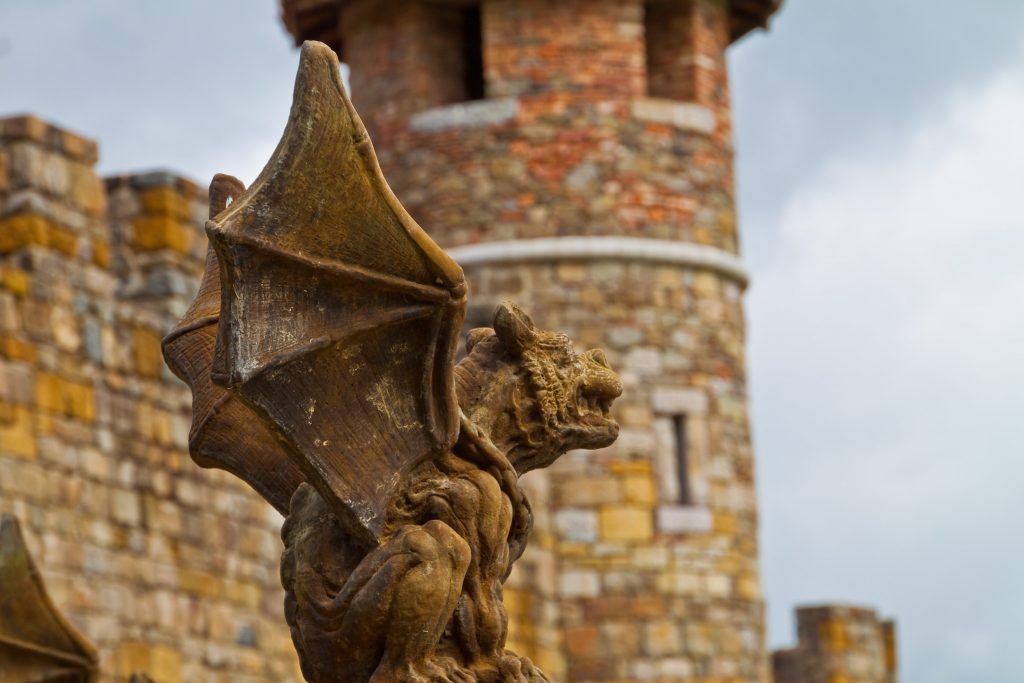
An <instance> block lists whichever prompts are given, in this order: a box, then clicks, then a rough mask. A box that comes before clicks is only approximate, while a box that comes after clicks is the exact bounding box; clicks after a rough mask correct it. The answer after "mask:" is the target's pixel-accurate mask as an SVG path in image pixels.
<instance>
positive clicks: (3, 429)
mask: <svg viewBox="0 0 1024 683" xmlns="http://www.w3.org/2000/svg"><path fill="white" fill-rule="evenodd" d="M0 453H4V454H7V455H13V456H15V457H18V458H25V459H26V460H31V459H32V458H35V457H36V453H37V448H36V435H35V432H34V430H33V429H32V415H31V413H29V411H28V408H25V407H24V406H12V405H10V404H6V403H0Z"/></svg>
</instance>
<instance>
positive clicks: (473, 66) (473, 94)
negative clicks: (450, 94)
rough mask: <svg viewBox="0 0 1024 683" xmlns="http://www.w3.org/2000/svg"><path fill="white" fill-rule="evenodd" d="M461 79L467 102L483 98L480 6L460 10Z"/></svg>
mask: <svg viewBox="0 0 1024 683" xmlns="http://www.w3.org/2000/svg"><path fill="white" fill-rule="evenodd" d="M462 78H463V87H464V88H465V93H466V99H467V100H482V99H483V98H484V95H485V92H484V40H483V21H482V18H481V15H480V5H479V4H476V5H471V6H469V7H466V8H464V9H463V10H462Z"/></svg>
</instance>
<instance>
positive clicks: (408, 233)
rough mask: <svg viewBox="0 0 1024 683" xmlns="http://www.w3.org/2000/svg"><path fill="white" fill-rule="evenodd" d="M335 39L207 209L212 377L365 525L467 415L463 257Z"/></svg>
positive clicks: (376, 522)
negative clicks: (372, 124)
mask: <svg viewBox="0 0 1024 683" xmlns="http://www.w3.org/2000/svg"><path fill="white" fill-rule="evenodd" d="M339 69H340V67H339V63H338V60H337V57H336V56H335V54H334V52H333V51H332V50H331V49H330V48H329V47H327V46H326V45H324V44H322V43H316V42H307V43H305V44H304V45H303V46H302V51H301V57H300V64H299V70H298V76H297V78H296V83H295V92H294V96H293V102H292V110H291V114H290V116H289V120H288V125H287V127H286V128H285V131H284V135H283V137H282V138H281V141H280V143H279V144H278V146H277V149H276V150H275V151H274V154H273V156H272V157H271V159H270V161H269V162H268V163H267V166H266V167H265V168H264V170H263V172H262V173H261V174H260V176H259V178H257V179H256V181H255V182H254V183H253V185H252V187H250V188H249V190H248V191H247V192H246V193H245V194H244V195H243V196H242V197H241V198H240V199H238V200H237V201H236V202H234V203H233V204H232V205H231V206H230V207H228V208H227V209H226V210H225V211H224V212H223V213H221V214H219V215H218V216H217V217H215V218H214V219H212V220H211V221H210V222H209V223H208V224H207V233H208V234H209V236H210V241H211V243H212V245H213V247H214V249H215V250H216V255H217V259H218V261H219V265H220V284H221V303H220V318H219V322H218V334H217V340H216V348H215V351H214V359H213V367H212V378H213V381H214V382H216V383H218V384H221V385H223V386H225V387H229V388H230V389H231V390H232V391H233V392H235V393H237V395H238V396H240V397H241V398H242V399H243V400H244V401H245V403H246V404H247V405H248V406H250V407H251V408H252V409H253V410H254V411H255V412H256V413H257V414H258V415H259V416H260V417H261V418H262V419H263V422H264V424H265V425H267V426H269V427H270V428H271V429H272V430H273V431H274V433H275V435H276V436H277V437H278V439H279V441H280V442H281V443H282V444H283V446H284V448H285V450H286V451H287V453H288V455H289V456H290V458H291V460H292V461H293V462H294V463H295V464H297V465H298V466H299V468H300V469H301V471H302V473H303V474H304V475H305V477H306V478H307V479H308V480H309V481H310V482H311V483H312V484H313V485H314V486H316V488H317V489H318V490H319V491H320V493H321V495H323V496H324V498H325V500H327V501H328V503H329V504H330V505H331V507H332V509H333V510H334V512H335V513H336V514H337V515H338V516H339V518H341V519H342V521H343V523H345V524H346V526H347V527H348V528H349V530H350V531H351V532H352V533H353V534H355V535H356V536H358V537H360V538H362V539H363V540H365V541H366V542H368V543H375V542H376V539H377V538H379V534H380V532H381V529H382V526H383V523H384V514H385V511H386V508H387V505H388V503H389V501H390V500H391V498H392V495H393V493H394V492H395V489H396V488H397V487H398V485H399V483H400V482H401V481H402V478H403V474H405V473H407V472H408V471H409V470H410V469H411V468H412V467H415V466H416V465H417V464H419V463H420V462H422V461H424V460H425V459H427V458H429V457H431V456H432V455H434V454H436V453H438V452H440V451H442V450H446V449H448V448H450V447H451V446H452V444H453V443H454V441H455V439H456V437H457V435H458V429H459V408H458V403H457V400H456V396H455V388H454V379H453V374H452V370H453V359H454V353H455V345H456V341H457V337H458V332H459V329H460V326H461V324H462V319H463V317H464V314H465V301H466V285H465V280H464V277H463V273H462V269H461V268H459V266H458V264H456V263H455V262H454V261H453V260H452V259H451V258H449V257H448V255H447V254H445V253H444V251H443V250H441V248H440V247H438V246H437V245H436V244H435V243H434V242H433V241H432V240H431V239H430V237H429V236H428V235H427V234H426V233H425V232H424V231H423V229H422V228H420V227H419V226H418V225H417V224H416V222H415V221H414V220H413V219H412V218H411V217H410V216H409V214H408V213H407V212H406V211H405V209H404V208H403V207H402V206H401V204H400V203H399V202H398V200H397V199H396V198H395V196H394V194H392V192H391V190H390V188H389V187H388V185H387V183H386V181H385V180H384V177H383V175H382V174H381V171H380V167H379V165H378V163H377V158H376V156H375V154H374V152H373V148H372V146H371V144H370V140H369V137H368V136H367V133H366V130H365V128H364V127H363V124H362V122H361V121H360V120H359V117H358V115H357V114H356V112H355V110H354V109H353V107H352V104H351V103H350V102H349V100H348V97H347V96H346V94H345V89H344V86H343V85H342V82H341V77H340V72H339Z"/></svg>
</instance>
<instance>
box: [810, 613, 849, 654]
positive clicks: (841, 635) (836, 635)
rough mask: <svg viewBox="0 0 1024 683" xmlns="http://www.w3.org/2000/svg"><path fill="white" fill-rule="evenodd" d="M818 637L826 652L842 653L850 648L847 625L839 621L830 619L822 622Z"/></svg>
mask: <svg viewBox="0 0 1024 683" xmlns="http://www.w3.org/2000/svg"><path fill="white" fill-rule="evenodd" d="M818 635H819V637H820V638H821V642H822V643H823V644H824V646H825V649H826V650H830V651H832V652H842V651H844V650H846V649H848V648H849V647H850V639H849V637H848V635H847V633H846V624H844V623H843V622H842V621H841V620H839V619H828V620H826V621H823V622H821V625H820V626H819V627H818Z"/></svg>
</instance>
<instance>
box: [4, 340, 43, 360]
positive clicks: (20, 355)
mask: <svg viewBox="0 0 1024 683" xmlns="http://www.w3.org/2000/svg"><path fill="white" fill-rule="evenodd" d="M0 356H3V357H4V358H9V359H11V360H22V361H25V362H27V363H34V362H35V360H36V347H34V346H32V345H31V344H29V343H28V342H26V341H22V340H20V339H18V338H17V337H15V336H13V335H0Z"/></svg>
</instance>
